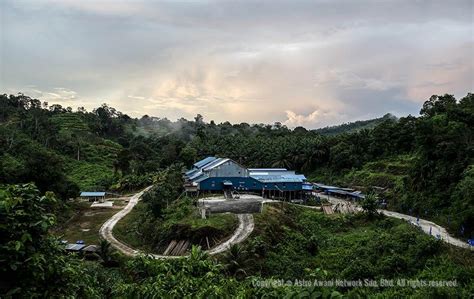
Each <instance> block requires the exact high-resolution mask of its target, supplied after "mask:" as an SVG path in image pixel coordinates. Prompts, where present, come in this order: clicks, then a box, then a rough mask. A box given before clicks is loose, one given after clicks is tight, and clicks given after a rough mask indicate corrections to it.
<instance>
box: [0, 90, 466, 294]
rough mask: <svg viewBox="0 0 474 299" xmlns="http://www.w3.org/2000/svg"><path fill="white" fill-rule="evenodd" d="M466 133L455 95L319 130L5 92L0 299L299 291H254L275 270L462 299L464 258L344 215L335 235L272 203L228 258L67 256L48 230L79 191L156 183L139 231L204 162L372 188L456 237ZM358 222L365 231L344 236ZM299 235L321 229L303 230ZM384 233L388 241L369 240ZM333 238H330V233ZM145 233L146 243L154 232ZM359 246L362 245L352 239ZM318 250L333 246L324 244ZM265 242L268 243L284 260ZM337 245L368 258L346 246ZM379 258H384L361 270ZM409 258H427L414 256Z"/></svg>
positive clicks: (1, 99) (396, 227) (461, 219)
mask: <svg viewBox="0 0 474 299" xmlns="http://www.w3.org/2000/svg"><path fill="white" fill-rule="evenodd" d="M473 139H474V94H472V93H469V94H467V95H466V96H465V97H463V98H461V99H455V97H454V96H452V95H448V94H445V95H439V96H437V95H433V96H432V97H430V98H429V99H428V100H427V101H425V102H424V104H423V105H422V107H421V109H420V115H419V116H411V115H409V116H406V117H400V118H396V117H394V116H392V115H385V116H384V117H381V118H377V119H374V120H368V121H359V122H354V123H348V124H343V125H341V126H337V127H330V128H323V129H316V130H308V129H306V128H303V127H296V128H288V127H286V126H284V125H282V124H281V123H274V124H247V123H240V124H231V123H229V122H223V123H220V124H216V123H215V122H214V121H212V120H211V121H209V122H206V121H205V120H204V118H203V116H201V115H199V114H198V115H197V116H196V117H195V118H194V119H193V120H186V119H184V118H181V119H179V120H177V121H170V120H168V119H166V118H158V117H153V116H148V115H145V116H143V117H141V118H132V117H130V116H128V115H127V114H125V113H123V112H120V111H117V110H116V109H114V108H113V107H110V106H108V105H107V104H103V105H101V106H100V107H98V108H96V109H93V110H92V111H87V110H86V109H84V108H78V109H76V110H73V109H72V108H70V107H62V106H61V105H58V104H53V105H49V103H47V102H44V101H40V100H38V99H34V98H30V97H28V96H27V95H23V94H18V95H6V94H4V95H1V96H0V169H1V171H0V214H1V222H0V231H1V239H2V242H1V245H0V261H1V263H2V266H1V270H0V271H1V273H0V276H1V277H6V279H3V280H2V282H1V284H0V294H1V293H4V294H6V296H7V297H45V296H47V297H61V296H69V297H87V298H90V297H98V298H100V297H102V298H103V297H142V296H145V297H147V296H150V297H160V296H174V297H182V296H190V295H191V294H194V295H197V296H198V297H199V296H201V297H202V296H210V297H219V296H225V295H229V294H233V295H240V296H243V297H248V296H257V297H260V296H264V295H266V296H270V297H271V296H281V295H285V294H286V295H288V296H289V297H291V296H292V295H295V294H296V295H297V294H299V292H301V289H297V288H292V287H279V288H274V289H261V288H260V289H259V288H253V287H252V286H253V284H254V282H255V281H256V280H258V279H261V278H287V277H284V276H285V274H283V273H284V272H285V271H289V272H287V275H289V276H291V277H299V278H304V277H312V278H314V277H318V278H322V277H325V278H327V277H335V275H336V274H338V273H343V275H344V277H346V278H350V279H352V278H357V277H361V276H364V277H374V278H376V277H397V275H410V277H413V278H420V279H421V278H426V277H428V276H429V277H430V278H434V279H436V278H439V279H441V278H449V277H456V278H458V279H459V283H460V284H461V286H462V288H461V292H462V294H466V295H467V294H469V293H470V294H472V291H473V289H472V285H473V284H472V278H473V277H474V273H473V260H472V256H470V255H469V253H466V252H462V253H458V252H456V251H454V250H453V249H451V248H448V247H447V246H446V245H442V244H439V242H436V241H434V240H432V239H430V238H428V237H426V236H423V237H422V236H419V235H417V234H416V233H414V232H413V231H412V230H413V229H412V228H410V227H408V226H406V225H403V224H401V223H397V222H394V221H389V220H387V219H379V218H377V219H366V218H363V217H362V218H361V216H354V217H352V218H351V217H349V218H347V219H346V218H344V219H342V220H341V221H342V223H344V225H346V227H342V226H343V225H342V224H340V223H339V222H338V223H335V222H330V223H328V224H325V221H324V219H321V218H320V217H321V216H318V215H316V216H314V215H312V216H310V215H308V214H307V213H305V212H302V211H299V210H297V209H296V210H295V209H292V208H289V207H286V208H273V209H272V208H270V209H269V210H268V211H266V212H265V213H271V214H273V215H276V216H275V217H279V218H278V219H280V220H281V221H280V223H282V228H275V227H277V226H278V225H277V223H269V222H271V221H270V220H268V219H266V218H265V217H263V216H262V217H261V219H259V221H260V224H261V228H260V229H259V231H258V235H256V236H254V237H253V239H252V241H251V244H247V245H246V246H243V247H242V248H234V249H233V251H231V252H230V253H229V254H227V255H226V256H223V257H220V258H218V259H213V258H210V257H208V256H206V254H204V253H203V252H202V251H201V249H199V248H198V247H195V248H193V249H192V252H191V255H190V258H189V259H186V260H183V259H178V260H174V261H155V260H152V259H149V258H147V257H140V258H134V259H127V258H124V257H120V256H119V257H116V259H117V261H118V262H117V263H118V264H119V266H116V265H115V266H110V265H109V264H107V263H105V262H103V263H96V262H90V261H83V260H82V259H80V258H78V257H75V256H70V255H65V254H64V253H63V252H62V251H61V249H60V244H59V243H58V239H57V238H56V237H55V236H54V235H52V234H51V233H50V232H51V230H52V229H53V228H54V227H55V226H56V225H58V224H60V223H61V221H63V218H64V217H65V216H64V215H65V214H67V211H68V210H70V209H71V207H70V206H69V201H68V199H70V198H75V197H77V196H78V194H79V192H80V191H104V190H107V191H112V192H117V193H125V192H132V191H136V190H140V189H142V188H144V187H146V186H149V185H151V184H157V185H159V186H160V188H154V189H153V192H152V193H150V194H148V195H147V197H145V198H144V202H145V204H146V206H147V208H148V210H149V212H146V213H144V215H145V216H144V217H143V219H142V220H141V221H143V229H144V230H148V231H149V230H150V229H152V228H153V227H155V226H156V225H157V224H158V223H161V222H162V221H163V219H164V218H166V217H165V216H164V215H166V213H167V212H168V213H169V211H167V210H166V207H165V205H164V201H163V200H164V199H169V200H170V201H171V202H172V201H174V200H176V199H177V197H178V196H179V194H180V193H181V190H180V188H181V178H180V173H181V171H182V170H183V169H185V168H187V167H189V166H191V165H192V164H193V162H195V161H196V160H198V159H201V158H203V157H206V156H208V155H215V156H220V157H229V158H232V159H234V160H235V161H238V162H240V163H241V164H243V165H246V166H247V167H270V166H271V167H285V168H288V169H294V170H296V171H298V172H300V173H303V174H305V175H306V176H307V177H308V179H309V180H310V181H312V182H322V183H325V184H336V185H340V186H345V187H353V188H357V189H359V190H362V191H365V192H375V193H377V195H378V197H379V198H383V199H384V200H385V201H386V202H387V203H388V209H390V210H394V211H399V212H403V213H406V214H410V215H413V216H418V217H423V218H425V219H430V220H432V221H434V222H436V223H438V224H440V225H443V226H445V227H446V228H447V229H448V230H449V232H450V233H451V234H452V235H455V236H457V237H459V238H461V239H463V240H467V239H468V238H472V237H473V234H474V140H473ZM156 198H160V200H156ZM356 224H360V225H362V226H363V227H364V228H365V231H364V232H362V231H350V230H349V229H348V227H354V226H355V225H356ZM308 227H315V228H319V229H321V230H322V232H323V233H325V234H323V235H320V236H312V235H311V232H310V231H307V229H305V228H308ZM381 227H382V228H383V229H385V230H386V231H385V235H383V234H382V235H379V233H380V231H379V229H380V228H381ZM275 230H276V231H275ZM330 234H341V235H340V236H339V238H330V237H328V236H329V235H330ZM369 236H370V238H369ZM389 236H391V237H392V239H390V237H389ZM148 237H149V238H150V239H151V241H150V242H156V240H155V239H156V236H153V232H150V233H149V235H148ZM154 238H155V239H154ZM373 238H381V241H380V242H382V243H383V242H386V243H387V244H391V246H393V247H394V248H395V249H394V251H393V252H392V253H389V252H383V253H381V252H380V250H382V249H380V248H378V247H377V244H376V242H375V241H370V240H371V239H373ZM361 239H364V240H366V242H365V243H360V240H361ZM302 240H305V241H304V242H303V241H302ZM412 240H418V241H419V242H418V243H417V244H418V245H417V246H416V247H413V248H412V247H410V248H405V247H403V246H404V245H397V244H398V242H401V243H403V244H405V246H406V244H407V243H410V242H411V241H412ZM297 242H302V244H304V250H303V249H301V248H296V247H295V244H297ZM328 244H334V247H333V249H331V247H330V246H329V245H328ZM270 245H272V246H279V248H280V249H281V251H280V252H281V255H277V252H276V250H275V249H274V248H272V247H271V246H270ZM387 246H388V245H387ZM345 247H349V248H354V250H356V248H367V250H366V251H361V252H359V251H354V252H352V251H351V252H346V251H344V248H345ZM334 248H340V252H339V253H341V252H342V254H344V256H345V258H346V259H347V260H354V259H356V260H358V263H356V264H354V266H353V267H352V268H350V269H344V267H343V265H341V264H338V263H337V261H334V263H333V264H329V263H323V262H319V261H317V260H323V258H324V259H325V260H329V261H331V260H332V259H333V258H331V250H336V249H334ZM232 254H234V255H232ZM380 255H381V256H383V257H384V259H383V260H380V261H378V262H376V263H374V262H372V261H373V260H374V259H375V257H377V256H380ZM294 256H298V257H299V258H298V259H297V262H298V263H296V264H293V266H292V267H290V266H289V265H291V264H292V260H291V259H292V258H291V257H294ZM394 256H396V257H398V259H395V258H394ZM420 256H425V258H424V259H417V257H420ZM315 257H319V258H321V259H317V258H315ZM105 260H106V259H103V261H105ZM255 260H257V262H255ZM397 261H398V262H397ZM232 265H233V266H232ZM236 265H237V266H236ZM461 265H463V266H461ZM279 267H280V268H279ZM281 267H285V268H281ZM427 267H431V269H432V271H431V272H430V271H427V270H426V269H427ZM306 268H308V270H305V269H306ZM278 269H280V270H278ZM285 269H286V270H285ZM393 269H397V270H396V271H395V273H394V272H393ZM305 271H306V272H305ZM290 272H291V273H290ZM242 273H245V275H242ZM448 274H449V275H451V276H449V275H448ZM53 282H54V283H53ZM178 282H179V284H178ZM452 291H453V290H444V289H439V290H405V289H403V290H399V293H397V291H393V290H387V291H386V292H387V293H386V294H387V295H390V296H392V295H393V296H405V295H413V294H415V295H417V296H418V297H424V296H434V295H444V296H449V295H453V294H454V293H450V292H452ZM306 292H309V293H308V294H309V295H313V296H314V297H316V298H318V297H321V298H326V297H328V298H329V297H331V296H332V297H338V296H349V295H351V296H352V295H354V296H366V295H370V294H374V293H373V292H375V291H374V290H370V289H363V290H360V291H354V290H348V289H345V288H342V289H341V288H323V289H318V288H317V289H311V290H306ZM358 292H360V293H358ZM391 292H395V293H391ZM433 292H434V293H433ZM436 292H440V293H436ZM300 295H301V294H300Z"/></svg>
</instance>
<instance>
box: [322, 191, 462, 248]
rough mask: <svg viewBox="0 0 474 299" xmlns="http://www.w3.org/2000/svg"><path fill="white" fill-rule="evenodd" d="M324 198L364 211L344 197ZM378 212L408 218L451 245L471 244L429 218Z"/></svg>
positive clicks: (383, 212)
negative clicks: (454, 235)
mask: <svg viewBox="0 0 474 299" xmlns="http://www.w3.org/2000/svg"><path fill="white" fill-rule="evenodd" d="M324 198H327V199H328V201H329V202H330V203H331V204H333V205H336V204H343V205H347V204H351V205H353V206H354V208H355V210H357V211H362V208H361V207H359V206H357V205H354V204H353V203H351V202H349V201H347V200H343V199H340V198H336V197H333V196H328V195H324ZM378 212H379V213H381V214H384V215H385V216H388V217H393V218H397V219H402V220H406V221H408V222H410V223H411V224H413V225H415V226H418V227H420V228H421V230H422V231H423V232H424V233H426V234H429V235H432V236H435V237H436V238H440V239H441V240H442V241H444V242H446V243H448V244H451V245H454V246H457V247H461V248H470V246H469V244H468V243H467V242H464V241H462V240H460V239H456V238H454V237H452V236H451V235H449V233H448V232H447V230H446V229H445V228H444V227H442V226H440V225H438V224H436V223H434V222H431V221H428V220H425V219H421V218H419V219H417V218H416V217H413V216H410V215H406V214H401V213H397V212H392V211H388V210H378Z"/></svg>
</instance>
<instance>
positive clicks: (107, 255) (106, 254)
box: [96, 239, 112, 265]
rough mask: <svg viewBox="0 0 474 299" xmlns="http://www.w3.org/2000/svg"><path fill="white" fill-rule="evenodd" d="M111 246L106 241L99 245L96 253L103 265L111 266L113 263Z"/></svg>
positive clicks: (101, 241) (103, 240)
mask: <svg viewBox="0 0 474 299" xmlns="http://www.w3.org/2000/svg"><path fill="white" fill-rule="evenodd" d="M110 246H111V244H110V242H109V241H107V240H105V239H101V240H100V243H99V248H98V250H97V251H96V254H97V256H98V257H99V258H100V260H101V262H102V264H104V265H110V264H111V263H112V250H111V247H110Z"/></svg>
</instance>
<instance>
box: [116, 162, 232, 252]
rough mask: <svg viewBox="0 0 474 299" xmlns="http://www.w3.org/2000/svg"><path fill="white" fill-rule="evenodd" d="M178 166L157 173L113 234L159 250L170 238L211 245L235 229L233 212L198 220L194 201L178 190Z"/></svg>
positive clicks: (143, 246) (179, 176) (180, 180)
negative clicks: (140, 198) (153, 182)
mask: <svg viewBox="0 0 474 299" xmlns="http://www.w3.org/2000/svg"><path fill="white" fill-rule="evenodd" d="M178 169H179V167H176V166H172V167H170V168H168V169H167V170H165V171H162V172H160V173H159V174H158V175H157V180H156V182H155V184H154V186H153V188H151V189H150V190H149V191H147V192H146V193H145V194H144V195H143V201H142V202H140V203H139V204H138V205H137V206H136V207H135V208H134V211H133V212H132V213H130V214H129V215H127V216H126V217H125V218H124V219H122V220H121V221H119V223H118V225H117V226H116V228H115V230H114V231H115V232H116V236H117V237H118V238H119V239H121V240H123V241H125V242H127V243H131V244H132V245H135V246H136V247H139V248H142V249H144V251H148V252H150V251H151V252H155V253H162V252H163V251H164V250H165V249H166V247H167V246H168V244H169V243H170V242H171V241H172V240H178V241H179V240H188V241H190V243H191V244H194V245H200V246H202V247H203V248H206V247H207V245H208V244H209V245H210V246H211V247H212V246H213V245H214V244H216V243H218V242H219V241H221V240H222V239H223V238H225V237H227V236H229V235H230V234H231V233H232V232H233V231H234V230H235V228H236V225H237V221H236V217H235V215H233V214H228V215H225V214H221V215H211V216H210V217H208V218H207V219H201V215H200V213H199V211H198V209H197V208H196V201H195V200H194V199H191V198H189V197H186V196H183V194H182V193H181V184H182V178H181V173H180V172H179V171H178Z"/></svg>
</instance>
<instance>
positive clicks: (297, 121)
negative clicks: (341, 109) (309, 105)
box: [283, 109, 344, 128]
mask: <svg viewBox="0 0 474 299" xmlns="http://www.w3.org/2000/svg"><path fill="white" fill-rule="evenodd" d="M285 113H286V118H287V119H286V120H285V121H284V122H283V124H285V125H286V126H288V127H290V128H294V127H298V126H302V127H309V128H315V127H321V126H326V125H328V124H333V123H337V122H339V121H341V120H342V119H344V115H341V114H338V113H336V112H334V111H323V110H321V109H316V110H314V111H313V112H311V113H309V114H298V113H296V112H294V111H291V110H287V111H285Z"/></svg>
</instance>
